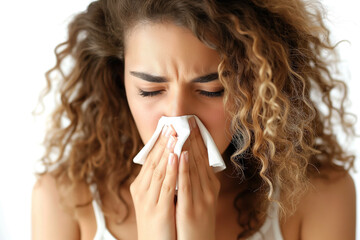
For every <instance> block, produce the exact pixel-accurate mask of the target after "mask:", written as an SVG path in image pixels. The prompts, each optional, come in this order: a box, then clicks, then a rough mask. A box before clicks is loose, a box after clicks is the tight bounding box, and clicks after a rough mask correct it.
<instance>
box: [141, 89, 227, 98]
mask: <svg viewBox="0 0 360 240" xmlns="http://www.w3.org/2000/svg"><path fill="white" fill-rule="evenodd" d="M162 91H163V90H159V91H153V92H147V91H143V90H141V89H139V95H140V96H142V97H154V96H156V95H159V94H161V92H162ZM198 92H199V94H201V95H204V96H206V97H221V96H222V95H223V93H224V89H222V90H220V91H217V92H208V91H203V90H198Z"/></svg>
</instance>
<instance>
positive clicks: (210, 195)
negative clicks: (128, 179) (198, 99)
mask: <svg viewBox="0 0 360 240" xmlns="http://www.w3.org/2000/svg"><path fill="white" fill-rule="evenodd" d="M192 121H193V122H192ZM194 123H195V124H194ZM189 124H190V126H193V127H191V128H192V129H191V133H190V137H189V138H188V140H187V141H186V143H185V144H184V149H187V150H188V151H185V152H182V153H181V156H180V167H179V189H178V200H177V205H176V228H177V239H178V240H192V239H194V240H202V239H206V240H214V239H215V223H216V204H217V199H218V196H219V191H220V181H219V180H218V179H217V177H216V176H215V174H214V172H213V170H212V168H211V167H210V166H209V161H208V154H207V150H206V147H205V145H204V142H203V140H202V137H201V133H200V131H199V128H198V127H197V126H196V122H195V119H194V118H192V119H189ZM192 124H193V125H192ZM186 156H187V157H186ZM186 159H188V160H186Z"/></svg>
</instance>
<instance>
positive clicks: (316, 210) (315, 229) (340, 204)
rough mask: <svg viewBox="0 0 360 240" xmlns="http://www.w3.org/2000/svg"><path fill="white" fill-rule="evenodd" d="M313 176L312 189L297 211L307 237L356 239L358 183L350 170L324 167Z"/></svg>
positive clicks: (329, 239) (301, 230) (303, 232)
mask: <svg viewBox="0 0 360 240" xmlns="http://www.w3.org/2000/svg"><path fill="white" fill-rule="evenodd" d="M321 173H322V174H321V177H320V176H316V177H315V176H314V177H311V178H310V188H309V190H308V192H307V193H306V194H305V195H304V197H303V198H302V199H301V202H300V203H299V206H298V210H297V211H296V213H295V214H294V215H295V216H297V217H298V220H299V224H300V226H301V227H300V229H299V231H300V232H299V234H300V236H302V239H304V240H312V239H327V240H331V239H355V228H356V226H355V225H356V193H355V184H354V181H353V179H352V177H351V175H350V174H349V173H347V172H343V171H336V170H322V172H321Z"/></svg>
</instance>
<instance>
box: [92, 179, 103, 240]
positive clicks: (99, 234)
mask: <svg viewBox="0 0 360 240" xmlns="http://www.w3.org/2000/svg"><path fill="white" fill-rule="evenodd" d="M90 191H91V193H92V196H93V200H92V207H93V210H94V214H95V219H96V226H97V229H96V234H95V237H94V240H102V239H103V235H104V232H105V229H106V224H105V217H104V214H103V212H102V210H101V207H100V206H99V204H98V203H97V202H96V200H95V199H96V195H97V187H96V185H95V184H91V185H90Z"/></svg>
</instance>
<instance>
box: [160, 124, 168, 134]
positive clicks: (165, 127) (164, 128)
mask: <svg viewBox="0 0 360 240" xmlns="http://www.w3.org/2000/svg"><path fill="white" fill-rule="evenodd" d="M167 129H168V126H167V125H165V126H164V127H163V130H162V132H161V135H163V136H165V134H166V131H167Z"/></svg>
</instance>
